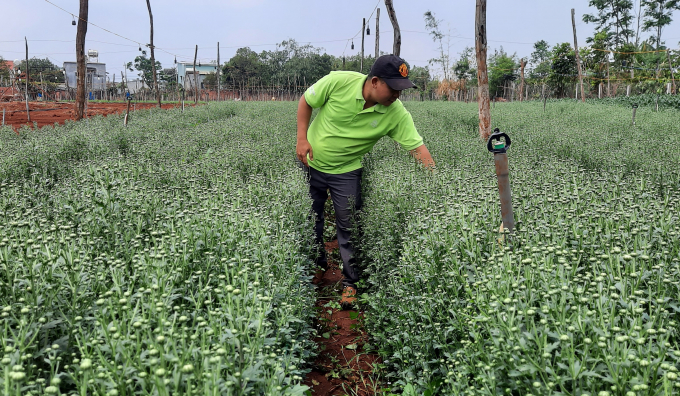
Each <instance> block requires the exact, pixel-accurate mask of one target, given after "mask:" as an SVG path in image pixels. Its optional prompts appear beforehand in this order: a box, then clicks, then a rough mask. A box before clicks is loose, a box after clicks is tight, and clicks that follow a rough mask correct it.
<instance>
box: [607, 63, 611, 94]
mask: <svg viewBox="0 0 680 396" xmlns="http://www.w3.org/2000/svg"><path fill="white" fill-rule="evenodd" d="M607 96H609V97H610V98H611V97H612V84H611V80H610V79H609V53H607Z"/></svg>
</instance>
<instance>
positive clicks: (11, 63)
mask: <svg viewBox="0 0 680 396" xmlns="http://www.w3.org/2000/svg"><path fill="white" fill-rule="evenodd" d="M5 64H6V65H7V67H8V68H9V69H10V70H14V61H11V60H6V61H5Z"/></svg>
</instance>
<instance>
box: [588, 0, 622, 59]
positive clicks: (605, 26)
mask: <svg viewBox="0 0 680 396" xmlns="http://www.w3.org/2000/svg"><path fill="white" fill-rule="evenodd" d="M588 4H589V5H590V6H591V7H595V8H596V9H597V15H593V14H585V15H583V22H585V23H594V24H595V30H596V31H606V32H608V33H609V36H610V37H609V39H610V42H611V44H612V46H613V47H614V48H618V47H621V46H623V45H624V44H627V43H630V39H631V37H632V36H633V34H634V32H633V29H632V28H631V24H632V22H633V14H632V10H633V2H632V1H631V0H590V2H589V3H588ZM591 40H592V38H588V39H586V42H588V43H590V42H591Z"/></svg>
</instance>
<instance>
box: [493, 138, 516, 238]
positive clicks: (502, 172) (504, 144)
mask: <svg viewBox="0 0 680 396" xmlns="http://www.w3.org/2000/svg"><path fill="white" fill-rule="evenodd" d="M501 139H503V140H501ZM510 143H511V141H510V136H508V135H507V134H505V133H502V132H501V131H500V130H499V129H498V128H496V129H494V131H493V133H492V134H491V136H489V140H488V141H487V144H486V148H487V149H488V150H489V152H491V153H493V158H494V162H495V165H496V176H497V178H498V193H499V195H500V199H501V217H502V218H503V223H502V225H501V231H502V232H503V233H505V230H506V229H507V230H508V233H510V234H512V233H513V232H514V230H515V216H514V214H513V212H512V193H511V192H510V176H509V174H510V171H509V170H508V154H507V151H508V149H509V148H510Z"/></svg>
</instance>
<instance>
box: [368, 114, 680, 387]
mask: <svg viewBox="0 0 680 396" xmlns="http://www.w3.org/2000/svg"><path fill="white" fill-rule="evenodd" d="M407 107H408V108H409V111H410V112H411V114H412V115H413V118H414V120H415V122H416V124H417V127H418V130H419V131H420V132H421V134H422V135H423V137H424V139H425V142H426V144H427V145H428V148H429V150H430V152H431V153H432V155H433V157H434V158H435V160H436V161H437V173H436V174H429V173H427V172H426V171H425V170H423V169H421V168H418V167H416V166H413V164H412V163H411V162H410V161H409V160H408V159H407V158H405V157H404V155H403V154H401V153H399V152H398V151H396V150H395V149H394V145H393V144H389V143H388V142H384V143H383V142H381V143H379V145H378V146H376V148H375V149H374V150H373V152H372V153H371V154H370V155H368V156H367V157H366V159H365V160H364V165H365V172H364V175H365V180H364V186H365V187H364V197H365V201H364V202H365V203H364V207H363V214H362V230H363V231H364V234H363V238H362V242H363V244H362V251H361V262H362V266H363V267H364V269H365V273H367V274H368V279H369V283H370V285H371V287H370V290H368V291H367V292H366V295H365V296H366V299H367V301H368V304H369V307H370V308H369V309H368V313H367V316H366V326H367V328H368V331H369V333H370V334H372V336H373V337H374V338H375V340H374V342H375V343H376V345H377V347H378V348H379V350H380V351H381V354H382V355H383V361H384V364H385V365H386V369H387V372H388V374H387V381H390V382H392V385H393V386H394V387H395V388H398V389H403V393H404V394H418V395H420V394H425V393H426V392H430V394H437V395H463V394H465V395H473V394H474V395H504V394H507V395H530V394H531V395H548V394H552V395H630V394H633V393H634V394H675V393H677V390H678V387H680V382H679V381H678V380H677V378H678V375H677V370H678V366H679V365H680V345H679V341H680V334H679V330H680V309H679V308H678V306H679V304H678V303H679V301H678V296H680V239H679V238H678V235H680V218H679V217H678V210H679V205H680V171H678V164H680V138H679V136H680V129H679V128H680V115H678V112H677V111H662V112H659V113H656V112H652V111H650V110H649V109H648V108H640V109H638V118H637V125H636V126H635V127H631V126H630V110H629V109H624V108H620V107H615V106H603V105H599V104H587V105H582V104H580V103H574V102H573V101H569V102H568V101H554V102H551V103H550V104H549V105H548V107H547V110H546V112H545V113H543V109H542V104H539V103H524V104H518V103H513V104H511V103H507V104H501V105H497V106H496V107H495V109H494V110H492V120H493V126H494V127H499V128H500V129H501V130H502V131H504V132H507V133H508V134H509V135H510V136H511V137H512V139H513V143H512V148H511V149H510V150H509V153H508V156H509V160H510V181H511V183H512V193H513V207H514V213H515V219H516V221H517V232H516V235H514V236H510V235H504V234H500V233H499V232H498V229H499V225H500V208H499V204H498V188H497V185H496V178H495V172H494V162H493V156H492V155H491V154H489V153H488V152H487V150H486V148H485V147H484V145H483V144H481V143H480V142H479V140H478V137H477V132H476V128H475V126H474V125H470V123H468V122H466V120H467V119H468V118H470V117H474V115H475V113H476V111H477V108H476V105H466V104H463V103H454V104H449V103H427V104H422V103H418V102H412V103H407ZM659 131H663V133H660V132H659ZM499 240H500V241H499ZM628 392H633V393H628Z"/></svg>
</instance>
